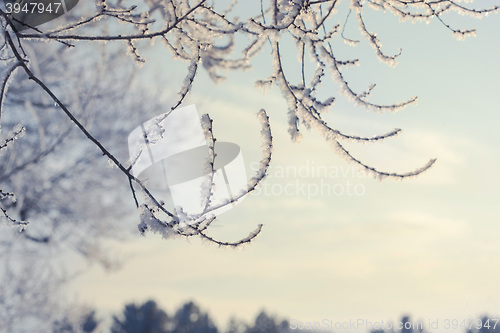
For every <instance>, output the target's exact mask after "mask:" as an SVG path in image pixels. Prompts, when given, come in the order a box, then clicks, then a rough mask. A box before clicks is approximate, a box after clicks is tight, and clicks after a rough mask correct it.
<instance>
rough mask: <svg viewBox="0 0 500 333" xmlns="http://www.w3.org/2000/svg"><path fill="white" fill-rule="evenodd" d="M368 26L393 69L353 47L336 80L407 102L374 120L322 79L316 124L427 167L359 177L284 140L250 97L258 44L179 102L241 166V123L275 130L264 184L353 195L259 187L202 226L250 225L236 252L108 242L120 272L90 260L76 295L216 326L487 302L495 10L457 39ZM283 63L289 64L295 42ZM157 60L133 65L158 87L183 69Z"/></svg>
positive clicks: (247, 138)
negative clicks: (160, 78)
mask: <svg viewBox="0 0 500 333" xmlns="http://www.w3.org/2000/svg"><path fill="white" fill-rule="evenodd" d="M382 20H383V21H382ZM342 22H343V21H342ZM368 22H370V23H372V27H373V28H372V29H373V30H377V32H378V36H379V37H380V38H381V40H382V42H383V44H384V47H385V50H387V51H388V53H391V52H392V51H397V50H398V48H399V47H402V48H403V55H402V56H401V57H400V58H399V59H400V60H399V64H398V65H397V66H396V67H395V68H391V67H387V66H386V65H384V64H381V63H380V62H379V61H378V60H377V59H376V57H375V55H374V52H373V50H372V49H371V48H370V47H368V46H366V45H360V46H359V47H357V48H353V49H352V50H350V49H346V50H345V51H342V52H346V54H347V53H348V52H351V53H352V54H356V55H357V56H358V57H360V59H361V66H359V67H355V68H351V69H348V70H346V71H345V76H346V78H347V79H348V80H349V81H350V82H351V81H352V82H353V83H354V86H355V87H359V89H360V90H361V89H363V88H364V87H367V86H368V85H369V84H370V83H377V88H376V91H375V92H374V96H373V97H374V99H375V100H377V101H383V102H387V103H392V102H398V101H401V100H403V99H406V98H408V97H410V96H413V95H418V96H419V103H418V105H417V106H410V107H408V108H407V109H405V110H403V111H400V112H399V113H396V114H390V113H388V114H384V115H381V114H377V113H372V112H367V111H365V110H364V109H360V108H357V107H354V106H353V105H352V104H351V103H349V102H347V101H345V100H344V99H343V98H341V96H340V94H339V93H338V92H337V91H336V88H335V85H333V84H326V85H325V86H324V89H331V91H333V92H334V95H335V96H337V97H339V99H338V101H337V104H336V106H335V107H334V109H333V111H332V112H331V113H330V114H329V115H327V116H325V120H327V121H328V122H329V124H331V125H333V127H336V128H339V129H342V130H343V131H344V132H347V133H351V134H357V135H372V134H380V133H384V132H387V131H389V130H392V129H393V128H402V129H403V130H404V131H403V133H401V134H400V136H399V137H398V138H396V139H389V140H387V141H386V142H384V143H375V144H356V143H351V142H349V143H345V146H346V147H348V148H349V149H350V150H351V152H352V153H354V154H356V156H358V157H360V158H361V159H362V160H363V161H365V162H366V163H368V164H370V165H375V166H377V167H378V168H379V169H383V170H390V171H407V170H411V169H414V168H417V167H420V166H422V165H423V164H425V162H426V161H427V160H428V159H430V158H437V159H438V161H437V164H436V165H435V166H434V167H433V168H432V169H430V170H429V171H428V172H426V173H425V174H423V175H421V176H420V177H418V178H415V179H409V180H405V181H402V182H400V181H392V180H385V181H383V182H379V181H377V180H375V179H373V178H370V177H361V176H362V175H360V174H358V173H357V171H356V170H357V169H356V168H355V167H354V166H353V165H352V164H349V163H348V162H346V161H345V160H344V159H342V158H341V157H339V156H338V155H337V154H336V153H335V151H333V150H332V149H331V148H330V146H329V144H328V143H327V142H325V141H324V140H323V139H322V137H321V136H320V135H318V134H317V133H314V132H310V131H307V130H305V129H303V134H304V140H303V141H302V142H301V143H292V142H291V140H290V138H289V136H288V133H287V118H286V112H287V110H286V101H284V100H283V99H282V97H281V94H280V92H279V90H278V89H277V88H276V87H275V88H273V89H272V90H271V91H270V92H269V93H268V94H265V95H263V94H262V93H261V92H260V91H258V90H257V89H255V88H254V81H255V80H256V79H263V78H266V77H267V76H269V75H270V74H271V72H270V66H269V65H267V64H266V61H268V60H269V51H268V50H264V51H263V52H262V54H261V55H259V57H258V58H257V59H256V61H255V64H254V65H255V66H256V68H255V69H253V70H251V71H249V72H245V73H233V74H231V75H229V77H228V80H227V81H225V82H223V83H221V84H219V85H217V86H214V85H212V84H211V83H210V81H209V80H208V78H207V75H206V74H205V73H202V75H201V76H200V77H199V80H198V81H197V82H196V83H195V87H194V91H193V94H191V95H190V96H189V98H188V99H187V101H186V103H185V104H186V105H187V104H192V103H194V104H196V106H197V108H198V111H199V112H200V113H206V112H208V113H210V115H211V116H212V118H214V130H215V135H216V136H217V137H218V139H219V140H223V141H230V142H235V143H237V144H239V145H240V146H241V147H242V151H243V154H244V158H245V162H246V164H247V167H248V170H247V171H248V172H249V173H250V171H251V164H252V162H255V161H258V160H259V157H260V151H259V144H257V143H256V142H258V140H259V125H258V121H257V119H256V118H255V114H256V112H257V111H258V110H259V109H261V108H265V109H266V110H267V111H268V113H269V116H270V118H271V128H272V130H273V134H274V137H275V150H274V155H273V161H272V164H271V165H272V166H271V169H270V177H269V179H268V180H266V184H267V185H266V186H267V188H268V189H269V188H270V189H272V188H273V186H274V189H279V188H283V187H284V186H286V185H288V184H291V185H290V187H289V188H296V186H298V185H297V184H299V185H300V184H305V185H304V186H306V187H307V186H312V187H314V186H319V185H320V184H322V182H323V184H327V185H325V186H331V187H332V188H333V186H335V184H340V185H341V186H347V184H348V183H349V184H353V186H354V185H358V189H361V188H362V189H363V195H351V196H350V195H330V196H328V195H319V194H311V193H310V197H309V198H308V197H307V196H304V195H302V194H300V192H299V193H298V195H292V196H286V195H273V194H272V193H271V194H269V195H265V194H262V193H263V191H262V190H261V194H260V195H252V196H250V197H248V198H246V199H245V200H244V202H243V203H242V204H241V205H240V206H238V207H237V208H236V209H233V210H231V211H229V212H227V213H225V214H224V215H222V216H221V217H220V222H219V224H218V225H217V226H215V227H214V228H213V229H212V234H213V235H215V236H218V237H220V238H223V239H236V238H239V237H243V236H245V235H246V234H247V233H248V232H249V231H251V230H253V228H254V227H255V226H256V225H257V224H258V223H264V224H265V226H264V229H263V231H262V234H261V235H260V236H259V237H258V238H257V239H256V240H255V241H254V242H253V243H252V244H251V245H247V246H245V247H244V249H243V250H241V251H238V250H236V251H235V250H230V249H221V248H217V247H215V246H212V245H209V244H206V243H202V242H200V241H198V240H192V241H190V242H187V241H186V240H184V239H179V240H166V241H165V240H160V239H159V238H158V237H155V236H152V235H149V236H147V237H146V238H141V237H139V236H138V237H137V239H136V240H133V241H130V242H128V243H126V244H122V245H121V246H120V249H121V250H122V251H124V253H127V254H129V255H130V256H131V258H130V259H129V260H127V261H126V263H125V266H124V267H123V268H122V269H121V270H119V271H118V272H114V273H111V274H110V273H105V272H103V271H102V270H101V269H100V268H98V267H94V268H92V269H91V271H90V272H89V273H88V274H85V275H83V276H82V277H80V278H79V279H78V280H77V281H76V283H75V286H74V290H75V291H77V292H78V294H79V295H80V296H79V299H80V300H82V301H86V302H89V303H91V304H95V305H96V306H97V307H99V308H102V309H105V310H109V311H119V309H120V308H121V307H122V305H123V304H124V303H125V302H130V301H144V300H146V299H147V298H150V297H151V298H154V299H156V300H157V301H158V302H159V304H160V305H162V306H163V307H165V308H166V309H167V310H169V311H170V312H171V311H173V309H174V308H176V307H178V306H179V305H180V304H181V303H182V302H184V301H186V300H188V299H194V300H196V301H197V302H198V303H199V304H200V305H201V306H202V307H203V308H205V309H208V310H209V312H210V314H211V315H212V316H213V317H214V318H215V319H216V321H217V323H218V324H221V325H225V324H226V322H227V319H228V318H229V316H231V315H237V316H238V317H241V318H244V319H247V320H250V319H251V318H253V317H254V316H255V314H256V313H257V311H258V310H259V309H260V308H263V307H264V308H266V309H268V310H270V311H271V312H276V313H278V314H280V315H283V316H286V317H288V318H294V319H298V320H302V321H318V320H322V319H323V318H328V319H333V320H339V321H344V320H349V319H357V318H368V319H370V320H373V321H380V320H396V319H398V318H399V316H400V315H401V314H403V313H410V314H412V315H413V316H415V318H416V319H418V318H422V319H424V320H426V321H427V319H428V318H436V317H439V318H442V319H443V320H444V319H446V318H448V319H465V318H469V317H471V316H478V315H480V314H483V313H485V312H490V313H491V312H492V311H495V309H499V308H500V297H499V296H500V295H498V279H499V278H500V256H499V253H500V243H499V242H498V234H499V233H500V224H499V222H500V213H499V212H498V210H497V205H498V199H499V196H498V193H497V192H498V188H499V186H500V176H499V173H498V167H499V166H500V154H499V150H500V148H499V145H498V142H499V139H500V134H499V131H498V130H497V126H498V120H499V118H498V115H497V114H498V111H499V106H498V103H497V98H498V94H499V87H500V84H499V83H500V82H499V77H500V65H499V64H498V59H500V20H499V19H498V15H493V16H491V17H488V18H487V19H483V20H469V19H466V18H463V17H460V18H459V19H458V21H457V22H459V23H460V24H461V25H462V26H463V27H470V26H474V27H477V28H478V36H477V37H475V38H468V39H467V40H466V41H465V42H459V41H457V40H455V39H454V38H453V37H452V36H451V34H450V32H449V31H447V30H446V29H445V28H444V27H442V26H440V25H439V24H438V23H436V22H433V23H431V24H428V25H426V24H425V23H418V24H411V23H403V24H400V23H398V22H397V19H394V18H392V16H391V15H389V14H387V15H382V16H381V14H380V13H378V14H376V15H375V16H373V17H372V18H371V19H370V20H369V21H368ZM353 33H356V30H354V31H353ZM158 46H159V45H158ZM160 48H161V47H160ZM287 50H288V49H287ZM284 54H286V57H290V59H292V60H290V61H293V60H294V59H296V51H295V49H292V48H290V50H289V53H285V52H284ZM162 57H165V56H163V55H159V54H157V55H155V56H152V57H151V58H150V65H146V67H145V68H144V70H146V71H147V70H148V66H152V67H151V68H154V69H155V72H156V73H162V72H163V73H165V77H166V81H168V82H169V84H170V85H169V86H167V87H166V90H167V91H166V94H168V93H169V91H175V89H176V88H177V86H176V85H177V84H179V83H180V82H182V79H183V73H184V70H185V69H183V68H182V67H181V66H179V65H178V64H177V65H176V64H174V65H172V64H168V61H161V59H163V58H162ZM179 67H180V69H179ZM266 71H267V72H266ZM157 75H158V74H157ZM164 111H166V110H160V111H158V112H157V114H160V113H162V112H164ZM287 166H288V167H289V166H292V167H296V168H297V169H298V170H299V169H300V168H301V167H302V168H303V169H304V168H307V169H308V170H309V174H307V175H306V176H299V177H298V178H294V177H293V176H292V175H291V174H290V173H289V174H288V176H287V177H285V176H283V174H280V172H282V171H283V170H284V169H285V168H286V167H287ZM321 168H328V170H330V172H331V173H330V174H329V177H323V178H321V177H314V176H312V172H313V171H317V170H321ZM289 170H292V169H289ZM335 172H338V175H337V176H335ZM342 173H344V174H342ZM345 174H347V175H345ZM297 182H298V183H297ZM134 222H136V221H134Z"/></svg>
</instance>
